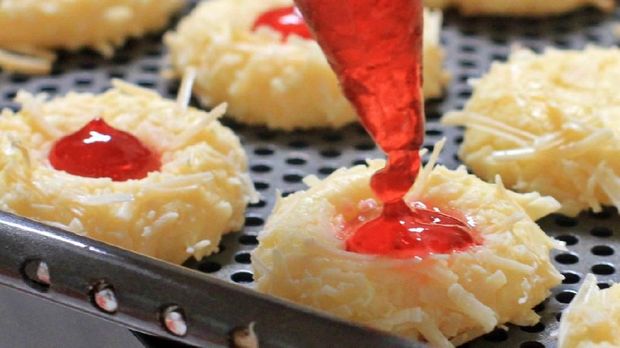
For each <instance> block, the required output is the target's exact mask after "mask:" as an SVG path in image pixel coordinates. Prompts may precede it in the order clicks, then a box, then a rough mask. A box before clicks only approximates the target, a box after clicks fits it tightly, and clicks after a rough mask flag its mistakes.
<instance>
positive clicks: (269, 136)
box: [257, 130, 276, 141]
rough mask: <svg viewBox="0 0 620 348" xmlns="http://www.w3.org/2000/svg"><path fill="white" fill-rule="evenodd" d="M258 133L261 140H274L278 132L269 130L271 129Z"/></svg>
mask: <svg viewBox="0 0 620 348" xmlns="http://www.w3.org/2000/svg"><path fill="white" fill-rule="evenodd" d="M257 135H258V138H259V139H260V140H265V141H267V140H273V139H274V138H275V137H276V133H275V132H273V131H269V130H264V131H261V132H258V134H257Z"/></svg>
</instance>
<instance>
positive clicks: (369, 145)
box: [355, 142, 376, 151]
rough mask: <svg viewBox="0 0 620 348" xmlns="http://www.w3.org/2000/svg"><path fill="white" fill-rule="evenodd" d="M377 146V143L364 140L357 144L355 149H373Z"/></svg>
mask: <svg viewBox="0 0 620 348" xmlns="http://www.w3.org/2000/svg"><path fill="white" fill-rule="evenodd" d="M375 148H376V146H375V143H371V142H363V143H359V144H356V145H355V149H357V150H359V151H371V150H374V149H375Z"/></svg>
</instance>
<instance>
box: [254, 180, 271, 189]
mask: <svg viewBox="0 0 620 348" xmlns="http://www.w3.org/2000/svg"><path fill="white" fill-rule="evenodd" d="M254 188H255V189H257V190H258V191H265V190H267V189H269V184H268V183H266V182H262V181H255V182H254Z"/></svg>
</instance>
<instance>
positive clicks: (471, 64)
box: [459, 59, 476, 69]
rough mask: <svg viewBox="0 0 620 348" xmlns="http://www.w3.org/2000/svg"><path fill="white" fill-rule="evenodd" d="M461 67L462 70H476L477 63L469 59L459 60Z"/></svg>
mask: <svg viewBox="0 0 620 348" xmlns="http://www.w3.org/2000/svg"><path fill="white" fill-rule="evenodd" d="M459 65H460V66H461V68H466V69H467V68H475V67H476V62H474V61H473V60H467V59H462V60H459Z"/></svg>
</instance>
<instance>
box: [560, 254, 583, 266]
mask: <svg viewBox="0 0 620 348" xmlns="http://www.w3.org/2000/svg"><path fill="white" fill-rule="evenodd" d="M555 260H556V261H557V262H559V263H561V264H563V265H574V264H576V263H577V262H579V256H577V255H576V254H573V253H563V254H559V255H556V256H555Z"/></svg>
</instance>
